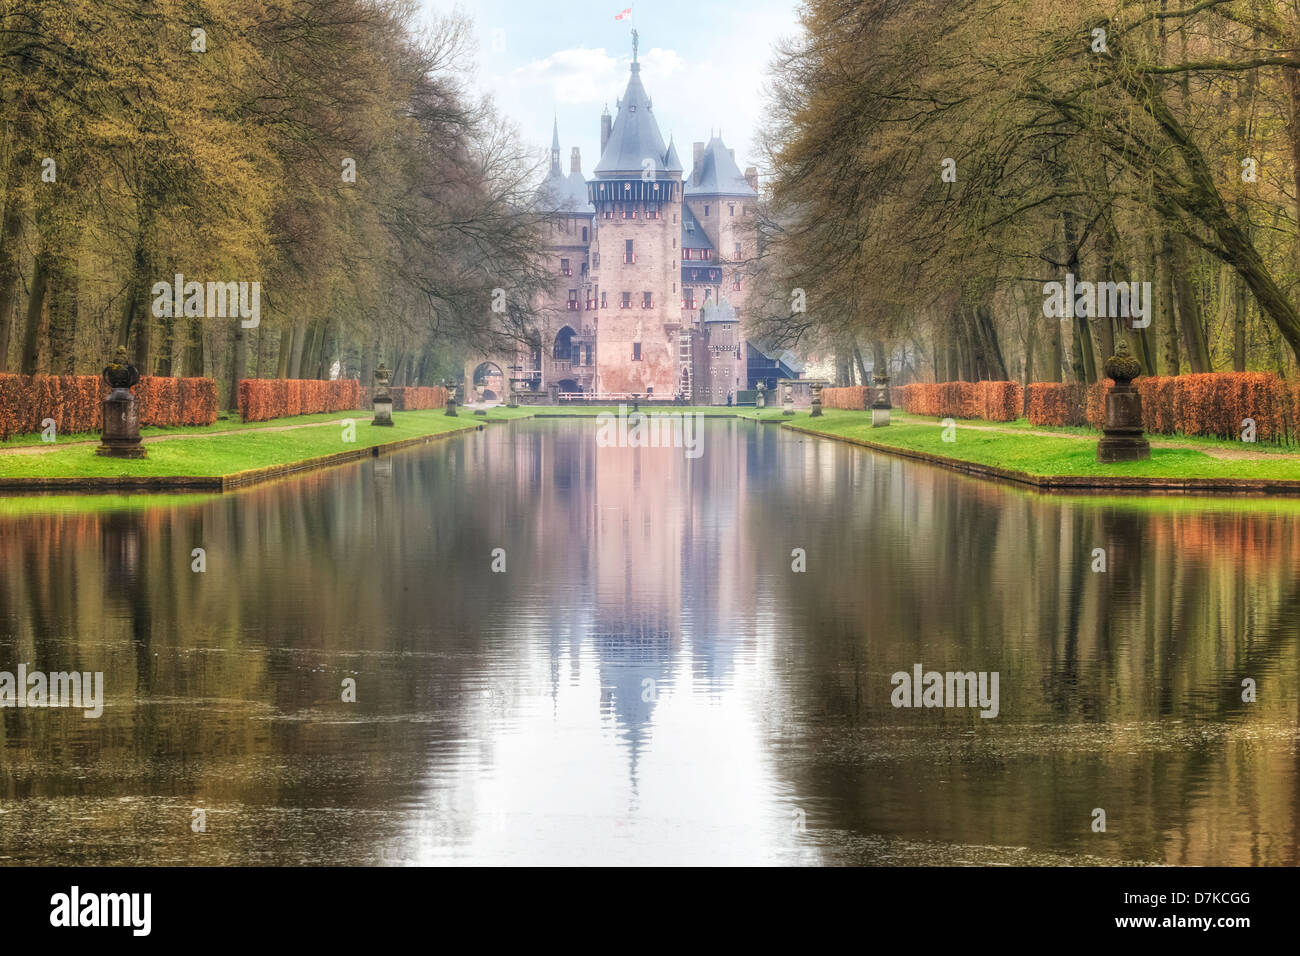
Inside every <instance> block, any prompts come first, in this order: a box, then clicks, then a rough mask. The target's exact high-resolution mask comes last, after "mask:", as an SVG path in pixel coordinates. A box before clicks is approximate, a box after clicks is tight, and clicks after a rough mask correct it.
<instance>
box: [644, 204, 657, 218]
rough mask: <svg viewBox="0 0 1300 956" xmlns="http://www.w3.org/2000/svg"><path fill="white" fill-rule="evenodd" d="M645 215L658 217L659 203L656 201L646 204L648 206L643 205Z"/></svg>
mask: <svg viewBox="0 0 1300 956" xmlns="http://www.w3.org/2000/svg"><path fill="white" fill-rule="evenodd" d="M645 217H646V218H647V219H658V218H659V205H658V203H651V204H650V205H648V206H646V207H645Z"/></svg>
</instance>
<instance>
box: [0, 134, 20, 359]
mask: <svg viewBox="0 0 1300 956" xmlns="http://www.w3.org/2000/svg"><path fill="white" fill-rule="evenodd" d="M15 152H17V150H15ZM14 175H15V172H14V170H13V169H12V167H11V169H10V178H9V180H8V181H9V182H11V183H12V182H13V181H14V179H13V177H14ZM9 193H10V194H9V196H8V197H7V201H6V202H5V208H4V216H3V219H2V221H0V372H7V371H9V341H10V336H11V330H12V329H13V327H14V311H15V306H16V305H17V298H18V297H17V295H16V294H15V293H16V292H17V289H18V240H19V237H20V236H21V235H22V231H23V211H22V206H21V205H20V203H19V202H18V196H17V190H9Z"/></svg>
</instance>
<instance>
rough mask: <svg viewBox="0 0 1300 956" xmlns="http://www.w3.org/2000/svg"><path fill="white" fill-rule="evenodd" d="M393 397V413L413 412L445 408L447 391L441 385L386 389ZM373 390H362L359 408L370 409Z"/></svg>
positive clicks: (373, 394)
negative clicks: (423, 409)
mask: <svg viewBox="0 0 1300 956" xmlns="http://www.w3.org/2000/svg"><path fill="white" fill-rule="evenodd" d="M388 392H389V394H390V395H392V396H393V411H395V412H413V411H418V410H419V409H422V408H445V407H446V406H447V390H446V389H445V388H443V387H442V386H441V385H434V386H432V387H429V386H416V385H409V386H407V387H405V388H392V387H390V388H389V389H388ZM374 400H375V390H374V389H373V388H363V389H362V390H361V406H360V407H361V408H370V407H371V405H373V404H374Z"/></svg>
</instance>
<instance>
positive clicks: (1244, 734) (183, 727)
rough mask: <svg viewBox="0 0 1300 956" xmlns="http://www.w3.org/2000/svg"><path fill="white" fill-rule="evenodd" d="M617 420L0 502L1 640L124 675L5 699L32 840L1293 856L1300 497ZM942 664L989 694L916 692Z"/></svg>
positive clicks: (1299, 705)
mask: <svg viewBox="0 0 1300 956" xmlns="http://www.w3.org/2000/svg"><path fill="white" fill-rule="evenodd" d="M596 434H597V425H596V423H595V422H594V421H592V420H575V421H557V420H548V421H523V422H515V423H511V424H508V425H507V424H502V425H492V426H489V427H488V428H486V429H485V430H484V431H481V432H474V433H469V434H467V435H464V436H455V437H451V438H448V439H446V440H444V441H441V442H438V443H436V444H433V445H430V446H426V447H422V448H419V449H416V450H412V451H406V452H401V453H398V454H395V455H393V456H391V457H383V458H379V459H376V460H374V461H368V462H365V463H362V464H354V465H347V466H343V467H340V468H337V469H334V470H329V471H322V472H317V473H312V474H309V475H306V476H303V477H300V478H295V479H291V480H286V481H282V482H277V483H274V484H270V485H264V486H260V487H256V488H252V489H249V490H246V491H242V492H238V493H234V494H229V495H224V496H189V497H181V498H172V497H162V496H158V497H147V496H135V497H130V498H128V497H113V498H104V499H97V498H91V497H81V498H75V499H69V498H59V497H47V498H7V499H3V500H2V501H0V671H5V672H10V673H17V672H18V669H19V666H20V665H25V666H26V669H27V670H28V671H41V672H43V673H45V672H48V673H53V672H69V671H78V672H84V673H102V674H103V712H102V716H100V717H98V718H94V717H87V716H86V714H85V713H84V712H83V711H82V710H79V709H71V708H55V707H45V708H41V707H36V708H33V707H25V708H16V707H15V708H10V707H5V708H0V858H2V859H3V861H4V862H5V863H7V864H16V863H88V864H129V863H144V864H165V863H182V864H183V863H198V864H223V863H230V864H240V863H243V864H259V863H261V864H300V863H350V862H355V863H363V864H384V863H441V862H457V861H459V862H472V863H795V864H798V863H831V864H838V863H865V864H908V863H939V864H966V863H970V864H976V863H985V864H987V863H1015V864H1027V863H1075V864H1102V863H1122V862H1133V863H1180V864H1272V865H1295V864H1296V863H1297V862H1298V858H1300V849H1298V841H1297V832H1296V821H1297V820H1298V819H1300V792H1298V788H1300V758H1298V757H1297V741H1298V740H1300V726H1298V723H1297V720H1298V714H1300V693H1298V691H1297V682H1298V680H1300V677H1298V675H1300V580H1298V579H1297V577H1296V574H1295V570H1294V569H1295V568H1296V567H1297V565H1298V564H1300V505H1298V504H1296V503H1291V502H1286V501H1275V500H1267V499H1237V500H1228V499H1210V498H1205V499H1196V500H1186V499H1179V498H1146V499H1118V498H1105V499H1103V498H1049V497H1044V496H1038V495H1033V494H1031V493H1028V492H1024V491H1019V490H1016V489H1013V488H1009V487H1003V486H999V485H991V484H987V483H983V482H980V481H978V480H976V479H972V478H968V477H964V476H961V475H957V474H953V473H951V472H947V471H943V470H939V469H936V468H933V467H931V466H927V465H923V464H916V463H911V462H906V461H902V460H900V459H897V458H892V457H888V456H883V455H878V454H876V453H873V452H870V451H867V450H863V449H860V448H854V447H852V446H849V445H846V444H842V443H837V442H832V441H827V440H822V439H817V438H813V437H810V436H803V435H798V434H794V433H791V432H788V431H785V430H782V429H779V428H774V427H760V426H758V425H755V424H752V423H749V422H744V421H736V420H707V421H705V422H704V423H703V425H702V432H701V435H700V445H699V448H698V451H699V452H700V454H699V455H698V457H689V456H687V455H686V454H684V452H683V449H682V448H628V447H600V446H599V444H598V442H597V441H596ZM198 548H201V549H203V554H204V560H205V564H204V567H205V569H204V570H203V571H201V572H196V571H194V570H192V568H193V565H194V561H195V558H194V550H195V549H198ZM1096 549H1103V551H1104V552H1105V570H1104V571H1099V570H1094V569H1095V568H1097V567H1098V564H1097V561H1096V558H1095V551H1096ZM796 550H800V551H801V552H802V556H803V558H802V564H803V566H804V567H805V568H806V570H803V571H794V570H792V565H793V564H795V563H796V560H797V559H796V558H795V557H794V556H793V553H794V552H795V551H796ZM917 664H923V665H924V667H925V669H927V670H929V669H933V670H934V671H939V672H979V673H980V674H997V675H998V678H999V679H998V681H997V683H996V685H995V686H996V688H997V692H998V697H999V699H998V706H997V708H996V714H995V715H994V716H987V717H981V715H980V710H979V709H978V708H973V707H935V708H928V707H921V706H905V707H897V706H895V705H894V703H893V702H891V694H892V692H893V691H894V685H893V684H892V683H891V675H893V674H895V673H897V672H906V673H909V674H910V673H911V672H912V671H913V668H914V667H915V666H916V665H917ZM1245 681H1250V682H1253V687H1254V688H1255V700H1254V701H1253V702H1247V701H1245V700H1243V686H1244V685H1243V682H1245ZM349 682H352V685H353V686H354V687H355V702H345V701H344V697H345V696H346V688H347V687H348V686H349ZM1098 808H1101V809H1104V810H1105V814H1106V831H1105V832H1095V831H1094V828H1093V823H1094V811H1095V810H1096V809H1098ZM196 810H202V811H204V812H203V821H204V824H203V829H202V832H195V828H194V825H193V824H194V820H195V819H196V818H195V815H194V812H195V811H196Z"/></svg>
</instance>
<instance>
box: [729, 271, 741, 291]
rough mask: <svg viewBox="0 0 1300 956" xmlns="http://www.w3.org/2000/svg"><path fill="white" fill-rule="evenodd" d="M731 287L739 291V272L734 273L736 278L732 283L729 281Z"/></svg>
mask: <svg viewBox="0 0 1300 956" xmlns="http://www.w3.org/2000/svg"><path fill="white" fill-rule="evenodd" d="M731 287H732V288H733V289H735V290H736V291H737V292H739V291H740V274H739V273H737V274H736V278H735V279H734V280H733V281H732V283H731Z"/></svg>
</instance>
